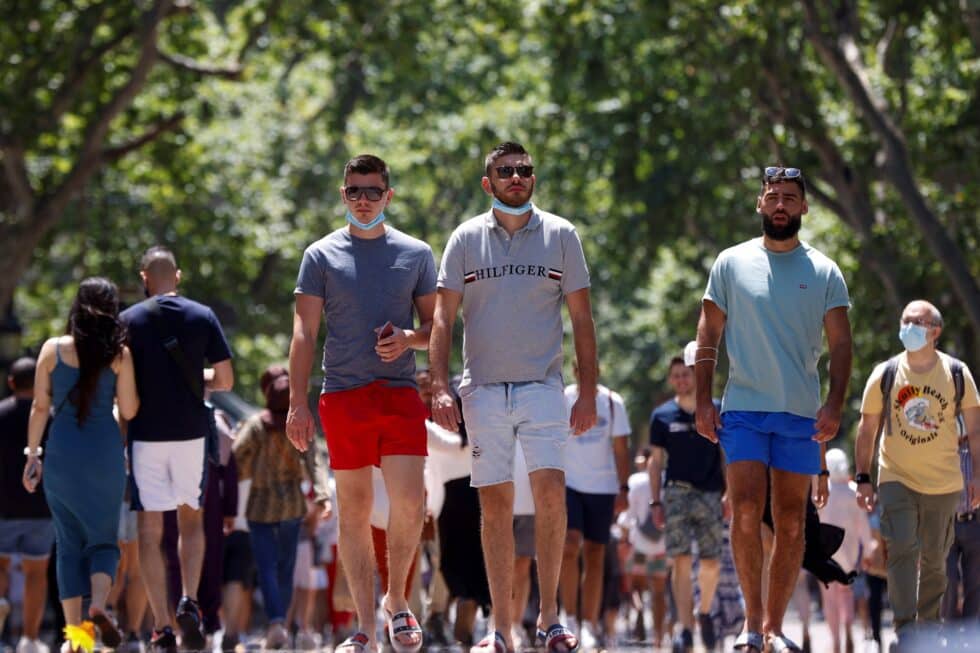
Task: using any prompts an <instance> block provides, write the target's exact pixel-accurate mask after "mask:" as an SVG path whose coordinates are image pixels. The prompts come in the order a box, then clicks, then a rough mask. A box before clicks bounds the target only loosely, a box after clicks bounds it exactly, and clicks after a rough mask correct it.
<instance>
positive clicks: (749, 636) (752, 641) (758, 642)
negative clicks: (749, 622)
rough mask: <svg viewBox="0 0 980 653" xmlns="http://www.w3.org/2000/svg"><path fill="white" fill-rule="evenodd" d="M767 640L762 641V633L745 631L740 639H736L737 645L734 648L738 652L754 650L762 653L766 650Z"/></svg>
mask: <svg viewBox="0 0 980 653" xmlns="http://www.w3.org/2000/svg"><path fill="white" fill-rule="evenodd" d="M765 646H766V643H765V640H763V639H762V633H756V632H753V631H751V630H743V631H742V632H741V633H739V635H738V637H736V638H735V644H734V645H733V646H732V648H734V649H735V650H736V651H745V652H746V653H748V650H749V649H751V648H754V649H755V650H756V651H757V653H762V651H763V649H764V648H765Z"/></svg>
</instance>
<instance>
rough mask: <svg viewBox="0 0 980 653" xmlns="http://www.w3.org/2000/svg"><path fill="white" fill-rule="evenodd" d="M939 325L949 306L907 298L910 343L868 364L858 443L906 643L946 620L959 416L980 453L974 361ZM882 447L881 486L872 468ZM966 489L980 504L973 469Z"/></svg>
mask: <svg viewBox="0 0 980 653" xmlns="http://www.w3.org/2000/svg"><path fill="white" fill-rule="evenodd" d="M942 327H943V319H942V315H940V313H939V310H938V309H936V307H935V306H933V305H932V304H930V303H929V302H926V301H923V300H917V301H914V302H911V303H910V304H909V305H908V306H906V307H905V310H904V311H902V318H901V326H900V329H899V338H900V340H901V341H902V344H903V345H904V346H905V351H904V352H902V353H901V354H898V355H897V356H894V357H893V358H891V359H889V360H888V361H885V362H884V363H880V364H879V365H877V366H876V367H875V369H874V371H873V372H872V373H871V377H870V378H869V379H868V382H867V385H866V386H865V388H864V398H863V399H862V402H861V421H860V424H859V425H858V436H857V441H856V443H855V464H856V467H857V472H858V473H857V474H856V476H855V481H856V483H857V501H858V505H859V506H861V507H862V508H864V509H865V510H868V511H871V510H872V509H873V508H874V505H875V502H876V501H878V502H880V504H881V534H882V536H883V538H884V541H885V546H886V550H887V569H888V592H889V596H890V599H891V603H892V607H893V609H894V613H895V631H896V634H897V635H898V645H899V646H903V645H904V642H905V641H906V640H908V639H911V638H912V636H913V627H914V625H915V624H916V623H917V622H918V623H923V622H938V621H939V610H940V602H941V600H942V597H943V593H944V592H945V591H946V556H947V554H948V553H949V549H950V546H951V545H952V542H953V522H954V518H955V516H956V514H957V505H958V503H959V499H960V493H961V491H962V490H963V474H962V472H961V470H960V458H959V454H958V451H959V443H960V429H959V427H958V426H957V422H958V421H959V418H960V417H961V416H962V422H963V426H964V428H963V437H965V438H967V439H968V441H969V444H970V449H971V451H972V452H973V453H972V463H973V465H974V466H976V465H977V464H978V462H980V396H978V394H977V386H976V383H975V382H974V380H973V375H972V374H970V370H969V368H967V366H966V365H964V364H963V363H962V362H961V361H958V360H957V359H955V358H953V357H952V356H950V355H948V354H946V353H943V352H941V351H939V350H938V349H937V348H936V342H937V340H938V338H939V335H940V333H942ZM875 453H877V454H878V456H879V457H878V469H877V472H878V479H877V492H876V490H875V487H874V485H873V484H872V481H871V476H870V471H871V464H872V458H873V455H874V454H875ZM966 490H967V496H968V497H969V499H970V506H969V509H970V510H974V511H975V510H976V508H977V507H978V505H980V481H978V480H977V479H976V478H971V479H970V481H969V487H967V488H966Z"/></svg>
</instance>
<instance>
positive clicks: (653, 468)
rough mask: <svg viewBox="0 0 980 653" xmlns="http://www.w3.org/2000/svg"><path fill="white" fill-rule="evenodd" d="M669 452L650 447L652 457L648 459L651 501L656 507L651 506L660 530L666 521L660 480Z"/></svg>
mask: <svg viewBox="0 0 980 653" xmlns="http://www.w3.org/2000/svg"><path fill="white" fill-rule="evenodd" d="M666 457H667V451H666V450H665V449H664V448H663V447H657V446H653V447H650V457H649V458H648V459H647V474H649V475H650V501H651V503H653V504H655V505H651V506H650V510H651V511H653V523H654V524H656V525H657V527H658V528H663V526H664V524H665V523H666V520H665V519H664V507H663V504H661V503H660V479H661V478H663V470H664V460H665V459H666Z"/></svg>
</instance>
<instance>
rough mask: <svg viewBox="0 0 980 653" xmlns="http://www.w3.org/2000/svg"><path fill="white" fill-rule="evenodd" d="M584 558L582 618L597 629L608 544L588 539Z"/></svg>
mask: <svg viewBox="0 0 980 653" xmlns="http://www.w3.org/2000/svg"><path fill="white" fill-rule="evenodd" d="M583 558H584V563H585V564H584V565H583V566H584V567H585V573H584V574H583V578H582V620H583V621H588V622H590V623H591V624H592V626H593V631H595V630H596V629H597V628H598V625H599V609H600V607H601V605H602V585H603V563H604V562H605V558H606V545H605V544H598V543H596V542H589V541H588V540H586V541H585V547H584V549H583Z"/></svg>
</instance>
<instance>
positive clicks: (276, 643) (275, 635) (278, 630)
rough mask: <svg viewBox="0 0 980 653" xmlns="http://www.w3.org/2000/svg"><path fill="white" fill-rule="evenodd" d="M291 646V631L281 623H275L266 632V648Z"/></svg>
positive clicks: (277, 648)
mask: <svg viewBox="0 0 980 653" xmlns="http://www.w3.org/2000/svg"><path fill="white" fill-rule="evenodd" d="M284 648H289V631H287V630H286V628H285V626H283V625H282V624H281V623H278V622H276V623H273V624H271V625H270V626H269V629H268V630H267V631H266V632H265V650H267V651H270V650H274V649H275V650H281V649H284Z"/></svg>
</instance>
